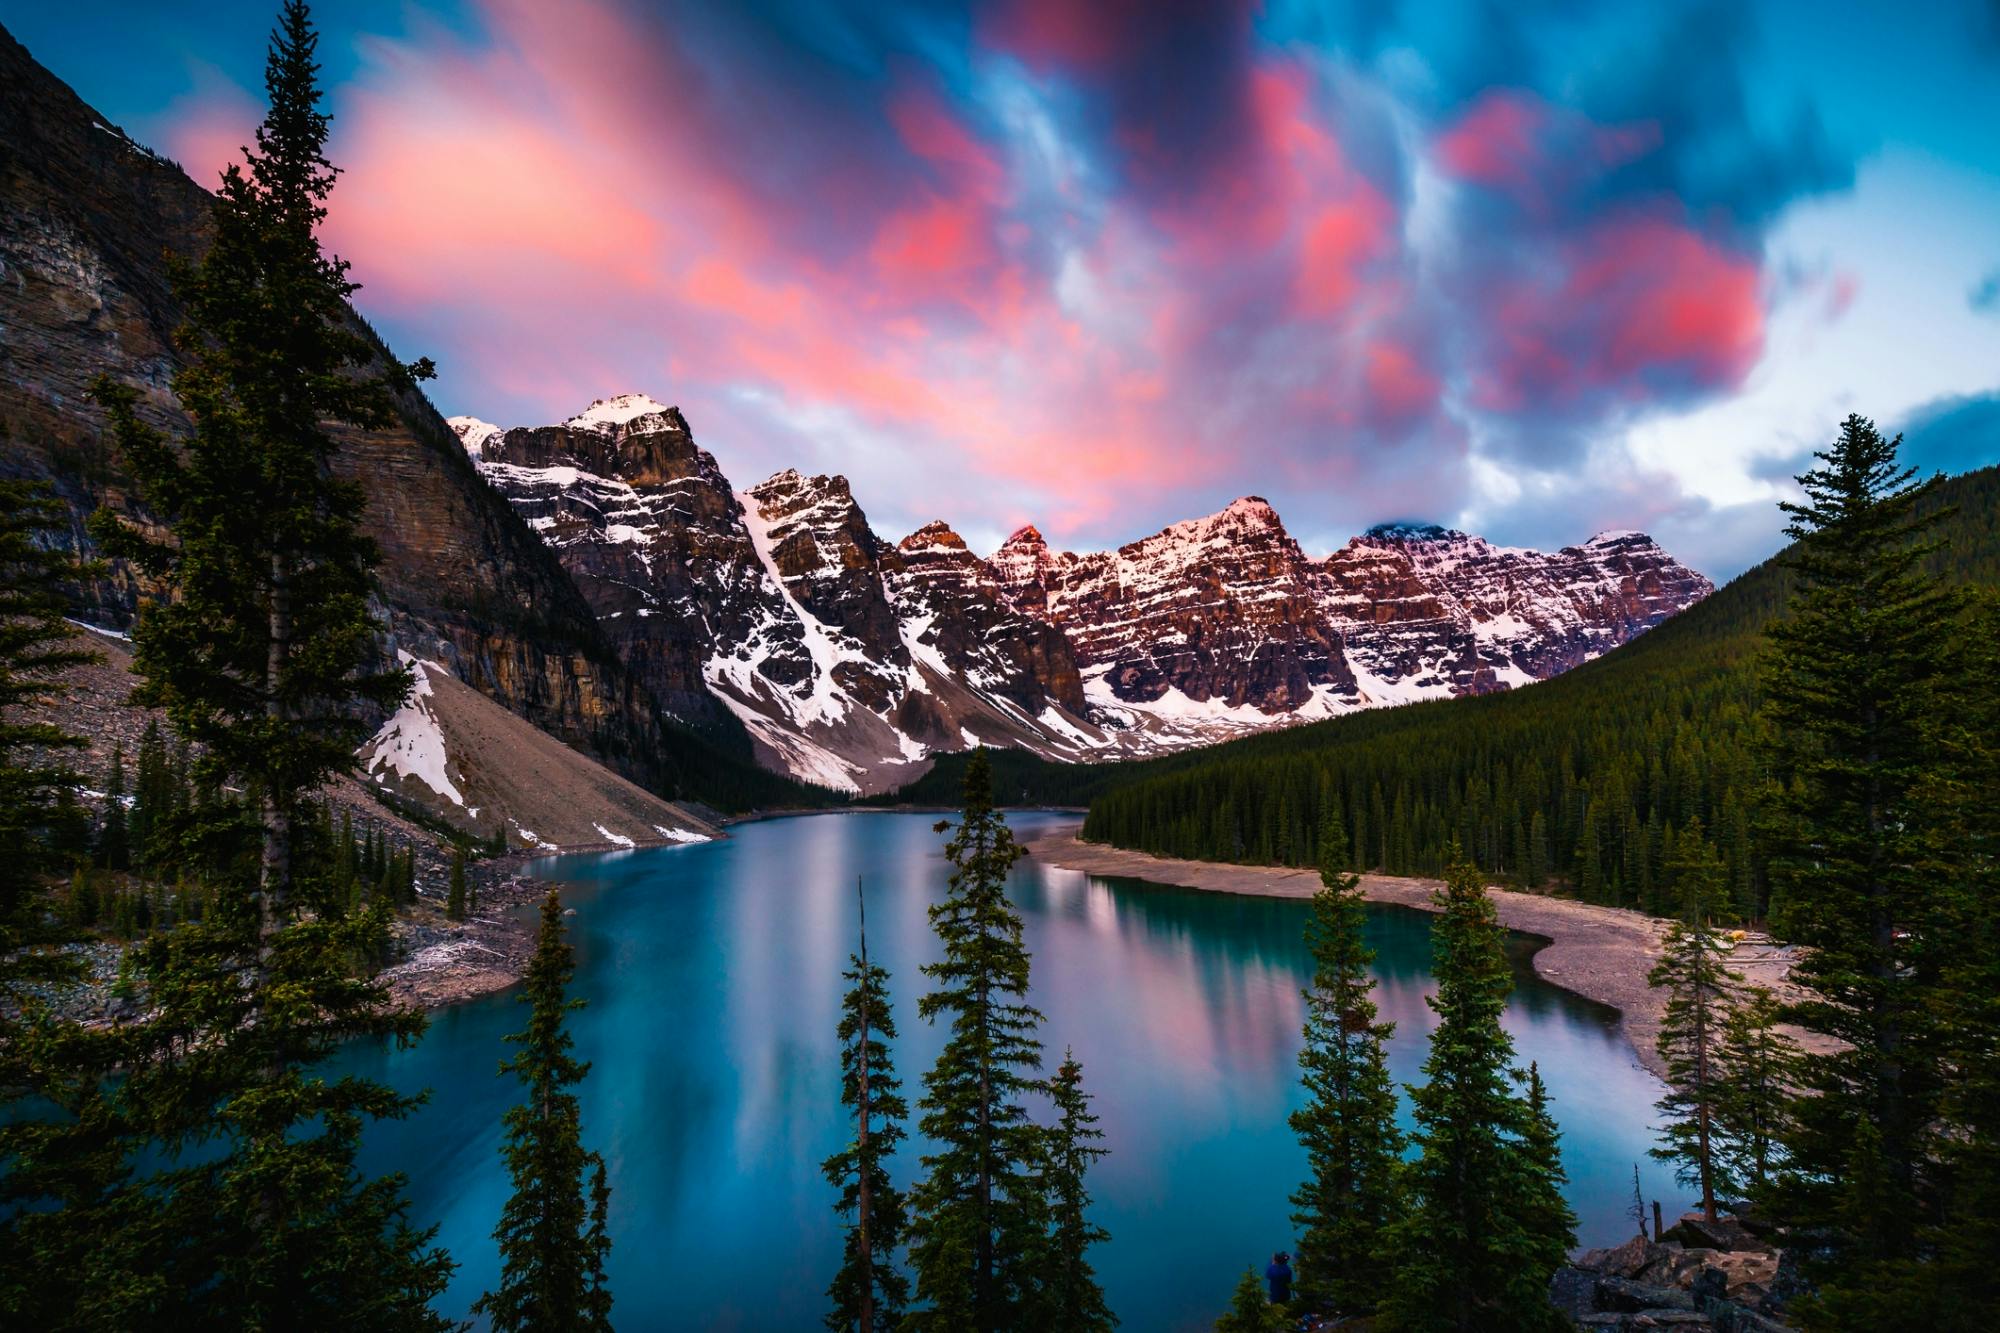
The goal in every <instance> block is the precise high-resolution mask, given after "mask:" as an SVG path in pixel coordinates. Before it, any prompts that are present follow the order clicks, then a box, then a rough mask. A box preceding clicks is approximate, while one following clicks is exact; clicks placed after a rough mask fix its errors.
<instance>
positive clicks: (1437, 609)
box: [452, 395, 1709, 791]
mask: <svg viewBox="0 0 2000 1333" xmlns="http://www.w3.org/2000/svg"><path fill="white" fill-rule="evenodd" d="M452 425H453V427H454V428H455V429H456V430H457V431H458V432H459V434H460V436H461V438H462V439H463V441H464V443H465V447H466V449H467V451H468V453H470V454H472V455H474V456H476V457H477V459H478V463H479V467H480V470H481V471H482V473H483V474H484V475H485V476H486V478H487V480H488V481H489V482H491V483H492V484H493V486H494V487H495V488H496V489H497V490H499V491H500V492H501V493H502V494H504V495H506V496H507V497H508V499H509V500H510V501H511V502H512V503H513V504H514V505H515V507H516V508H517V509H518V510H519V511H520V512H521V514H522V516H523V517H524V518H526V519H527V521H528V523H529V524H530V526H532V527H533V528H534V529H535V530H536V531H538V532H539V533H541V534H542V537H543V539H544V540H545V541H547V542H548V543H549V544H550V545H551V546H552V547H553V548H554V549H555V550H556V552H557V554H558V555H559V557H560V558H561V559H562V561H563V563H564V565H565V566H566V567H567V568H568V570H569V571H570V574H571V576H572V577H573V578H574V579H575V580H576V582H577V584H578V586H579V587H581V588H583V589H584V591H585V595H586V596H587V597H589V599H590V601H591V603H592V605H593V606H594V607H595V608H596V609H597V613H598V615H599V617H600V618H601V623H602V624H603V625H604V627H605V632H606V634H607V635H608V636H610V637H611V639H612V640H613V642H614V643H615V644H616V645H617V647H618V651H619V652H620V654H621V656H622V657H623V658H624V660H625V661H626V662H627V663H628V665H629V666H630V668H631V670H632V671H633V673H634V674H635V675H637V676H638V677H640V678H641V679H643V680H644V681H645V682H646V683H647V684H648V685H649V686H650V687H651V688H652V689H653V691H654V692H655V693H656V694H657V695H658V696H659V697H661V698H662V699H671V700H673V701H674V703H673V706H674V707H675V708H676V709H677V710H679V711H680V712H681V714H682V716H684V717H689V718H694V717H696V716H698V715H699V713H700V711H701V709H702V708H703V707H705V706H715V705H718V704H719V706H720V707H722V708H724V709H726V710H728V712H729V713H730V714H732V715H734V716H735V717H736V718H737V719H738V720H740V721H741V722H742V724H743V726H744V727H745V728H746V729H747V730H748V731H749V732H750V734H751V736H752V737H753V738H754V740H755V743H756V747H757V750H758V753H759V754H760V756H761V757H762V758H763V759H764V761H765V762H766V763H769V764H771V765H773V766H775V767H779V768H782V769H784V770H785V771H787V772H790V773H793V774H795V775H798V776H802V777H807V778H810V779H811V780H813V781H816V782H820V783H823V784H826V785H831V786H836V787H846V788H853V789H858V790H862V791H873V790H879V789H885V788H888V787H892V786H894V785H896V784H897V783H899V782H901V781H902V780H904V778H905V777H906V776H907V775H908V774H909V773H910V772H911V771H912V767H913V766H914V765H918V764H921V763H922V762H924V761H925V760H926V759H927V758H928V756H930V755H931V754H934V753H937V752H940V751H949V750H959V749H964V748H967V747H969V746H971V745H974V744H979V743H986V744H995V745H1024V746H1027V747H1029V748H1031V749H1034V750H1036V751H1037V752H1039V753H1041V754H1044V755H1047V756H1050V757H1053V758H1063V759H1088V758H1103V757H1112V756H1120V755H1131V754H1147V753H1156V752H1158V751H1161V750H1165V749H1173V748H1177V747H1181V746H1186V745H1194V744H1202V743H1205V742H1209V741H1213V740H1217V739H1221V738H1224V737H1226V736H1230V735H1233V734H1237V733H1240V732H1243V731H1249V730H1256V729H1259V728H1263V727H1270V726H1278V725H1284V724H1287V723H1292V722H1299V721H1306V720H1310V719H1314V718H1324V717H1332V716H1335V715H1338V714H1340V713H1344V712H1348V711H1352V710H1354V709H1357V708H1365V707H1370V706H1374V705H1380V704H1388V703H1400V702H1405V701H1409V700H1414V699H1425V698H1438V697H1443V696H1446V695H1452V694H1471V693H1480V692H1484V691H1489V690H1497V689H1505V688H1509V687H1511V686H1514V685H1519V684H1524V683H1527V682H1530V681H1533V680H1538V679H1541V678H1543V677H1545V676H1548V675H1552V674H1554V673H1555V672H1557V671H1561V670H1565V669H1567V668H1568V667H1570V666H1574V665H1576V664H1577V663H1578V662H1581V661H1584V660H1586V659H1587V658H1589V657H1592V656H1595V655H1596V654H1598V653H1600V652H1602V651H1604V650H1605V649H1606V648H1609V647H1611V646H1613V645H1615V644H1617V643H1620V642H1623V641H1624V640H1625V639H1627V638H1629V637H1631V636H1632V635H1633V634H1636V633H1638V632H1640V631H1642V630H1644V629H1647V628H1649V627H1650V626H1652V625H1654V624H1657V623H1658V622H1659V621H1660V620H1661V619H1663V618H1665V617H1666V616H1667V615H1670V614H1672V613H1673V612H1674V611H1676V610H1678V609H1680V608H1681V607H1683V606H1685V605H1687V604H1688V603H1689V602H1691V601H1693V600H1695V599H1696V598H1698V597H1700V596H1703V595H1705V594H1706V593H1707V591H1708V587H1709V585H1708V582H1707V580H1705V579H1703V578H1702V577H1701V576H1700V575H1698V574H1695V573H1693V572H1692V571H1690V570H1688V569H1686V568H1684V567H1682V566H1680V565H1678V564H1676V563H1675V562H1674V561H1673V560H1672V559H1671V557H1669V556H1667V555H1666V553H1665V552H1663V551H1661V550H1660V549H1659V547H1658V546H1656V545H1654V544H1653V543H1652V542H1651V541H1650V540H1649V539H1647V538H1645V537H1642V536H1639V535H1637V534H1608V535H1605V536H1602V537H1597V538H1593V539H1592V540H1591V541H1589V542H1587V543H1585V544H1584V545H1583V546H1580V547H1566V548H1564V549H1563V550H1561V551H1558V552H1556V553H1554V554H1552V555H1545V554H1542V553H1540V552H1535V551H1523V550H1516V549H1512V548H1505V547H1496V546H1494V545H1492V544H1491V543H1488V542H1486V541H1484V540H1482V539H1480V538H1477V537H1469V536H1466V535H1465V534H1463V533H1457V532H1450V531H1447V530H1445V529H1442V528H1419V527H1407V526H1402V527H1398V526H1385V527H1382V528H1377V529H1373V530H1371V531H1370V532H1368V533H1366V534H1364V535H1363V536H1361V537H1357V538H1355V539H1354V540H1353V541H1352V542H1350V543H1348V545H1347V546H1346V547H1345V548H1343V549H1342V550H1340V551H1338V552H1335V553H1334V554H1333V555H1331V556H1328V557H1326V558H1325V559H1313V558H1311V557H1309V556H1307V555H1306V554H1305V553H1304V552H1303V551H1301V550H1300V549H1299V545H1298V543H1297V542H1296V541H1294V540H1293V539H1292V537H1291V535H1290V534H1289V533H1287V532H1286V531H1285V527H1284V524H1283V522H1282V521H1281V520H1280V519H1279V517H1278V515H1277V513H1276V512H1275V511H1274V510H1273V509H1272V508H1271V506H1270V505H1269V504H1268V503H1267V502H1265V501H1264V500H1261V499H1259V498H1257V497H1255V496H1248V497H1245V498H1243V499H1241V500H1238V501H1236V502H1235V503H1234V504H1232V505H1230V506H1229V507H1228V508H1226V509H1224V510H1222V511H1221V512H1219V513H1216V514H1211V515H1209V516H1208V517H1206V518H1200V519H1192V520H1189V521H1188V522H1184V523H1177V524H1174V525H1173V526H1172V527H1169V528H1166V529H1163V530H1162V531H1160V532H1158V533H1156V534H1154V535H1153V536H1151V537H1147V538H1144V539H1142V540H1140V541H1136V542H1132V543H1129V544H1127V545H1125V546H1122V547H1120V548H1119V549H1118V550H1116V551H1099V552H1090V553H1085V554H1078V553H1075V552H1067V551H1064V552H1058V551H1052V550H1051V549H1050V548H1049V545H1048V543H1047V541H1046V540H1044V538H1043V537H1042V535H1041V533H1040V532H1038V531H1037V530H1036V529H1034V528H1033V527H1026V528H1022V529H1021V530H1020V531H1018V532H1016V533H1015V534H1014V535H1013V536H1012V537H1010V538H1009V539H1008V540H1007V541H1006V542H1005V543H1004V544H1003V545H1002V546H1001V548H1000V549H999V550H998V551H997V552H995V553H994V554H993V556H992V558H991V559H981V558H980V557H979V556H977V555H976V554H974V553H973V552H972V551H971V550H970V549H969V548H968V547H967V545H966V543H965V541H964V540H963V539H962V538H961V537H959V535H958V534H957V533H956V532H954V531H952V529H951V527H950V526H949V525H947V524H946V523H944V522H942V521H939V522H934V523H929V524H926V525H925V526H924V527H922V528H920V529H918V530H917V531H916V532H914V533H912V534H910V535H909V536H908V537H905V538H904V539H903V540H902V541H901V542H899V543H897V544H895V545H891V544H890V543H888V542H887V541H885V540H883V539H882V538H881V537H880V536H878V535H877V534H876V533H875V531H874V529H873V528H872V527H871V526H870V525H869V522H868V518H867V515H866V514H865V513H864V512H863V511H862V508H861V506H860V505H859V504H858V503H857V502H856V500H855V497H854V494H853V491H852V489H851V487H850V486H849V485H848V483H847V481H846V479H845V478H843V477H838V476H815V477H808V476H803V475H801V474H800V473H798V472H796V471H792V470H789V469H788V470H786V471H784V472H780V473H778V474H777V475H776V476H774V477H771V478H769V479H767V480H765V481H763V482H760V483H759V484H757V485H755V486H753V487H750V488H749V489H748V490H744V491H741V492H734V493H732V491H731V489H730V484H729V482H728V480H727V479H726V478H725V477H724V476H723V474H722V472H721V470H720V469H719V468H718V467H717V465H716V462H715V459H714V458H713V457H712V456H711V455H709V454H708V453H707V452H705V451H703V450H701V449H699V448H697V447H696V445H695V443H694V440H693V438H692V436H691V435H690V433H689V431H688V425H687V422H686V420H685V419H684V418H682V416H681V414H680V413H679V412H678V411H676V410H675V409H673V408H670V407H666V406H664V405H662V404H660V403H657V402H655V401H653V400H652V399H650V398H646V397H644V396H642V395H625V396H621V397H618V398H611V399H605V400H602V401H600V402H597V403H594V404H592V405H591V407H590V408H589V409H588V410H586V411H585V412H583V413H580V414H579V415H578V416H576V417H572V418H571V419H570V420H569V421H567V422H564V423H563V424H562V425H560V426H544V427H534V428H519V429H514V430H505V431H503V430H500V429H499V428H497V427H494V426H491V425H488V424H487V423H485V422H482V421H478V420H475V419H473V418H454V419H453V422H452Z"/></svg>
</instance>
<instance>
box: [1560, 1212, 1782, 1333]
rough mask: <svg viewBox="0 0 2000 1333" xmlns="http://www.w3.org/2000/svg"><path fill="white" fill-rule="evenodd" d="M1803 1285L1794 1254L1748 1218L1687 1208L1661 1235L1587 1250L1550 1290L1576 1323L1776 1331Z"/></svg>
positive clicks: (1711, 1332) (1715, 1332)
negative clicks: (1707, 1217)
mask: <svg viewBox="0 0 2000 1333" xmlns="http://www.w3.org/2000/svg"><path fill="white" fill-rule="evenodd" d="M1802 1289H1803V1288H1802V1285H1801V1283H1800V1280H1799V1276H1798V1270H1797V1266H1796V1261H1795V1260H1794V1259H1793V1258H1792V1257H1791V1256H1790V1255H1789V1254H1788V1253H1787V1252H1786V1251H1784V1250H1780V1249H1778V1248H1777V1247H1775V1246H1774V1245H1772V1244H1771V1243H1770V1242H1769V1241H1768V1240H1767V1239H1766V1238H1765V1237H1764V1236H1763V1235H1761V1234H1760V1228H1758V1227H1757V1226H1756V1224H1755V1223H1754V1222H1746V1221H1745V1220H1742V1219H1738V1218H1735V1217H1724V1218H1722V1219H1720V1220H1719V1221H1716V1222H1706V1221H1704V1220H1703V1219H1702V1217H1701V1215H1700V1214H1699V1213H1690V1214H1688V1215H1686V1216H1684V1217H1682V1218H1681V1219H1680V1221H1679V1223H1677V1224H1676V1225H1675V1226H1673V1227H1671V1228H1669V1229H1668V1231H1667V1232H1666V1235H1665V1237H1664V1238H1663V1239H1661V1240H1658V1241H1650V1240H1647V1239H1646V1238H1645V1237H1644V1236H1634V1237H1633V1238H1632V1239H1631V1240H1628V1241H1626V1242H1625V1243H1624V1244H1623V1245H1619V1246H1617V1247H1615V1248H1613V1249H1608V1250H1590V1251H1588V1252H1586V1253H1585V1254H1583V1255H1582V1256H1581V1257H1579V1258H1578V1259H1577V1261H1576V1262H1575V1263H1574V1264H1572V1265H1570V1266H1568V1267H1566V1268H1563V1269H1561V1270H1559V1271H1558V1272H1557V1273H1556V1275H1555V1278H1554V1280H1553V1281H1551V1282H1550V1284H1549V1297H1550V1299H1551V1300H1552V1301H1553V1302H1554V1303H1555V1305H1556V1308H1558V1309H1559V1310H1561V1311H1562V1312H1563V1313H1564V1314H1565V1315H1567V1316H1569V1318H1570V1319H1571V1320H1573V1321H1574V1322H1575V1323H1576V1325H1577V1326H1578V1327H1579V1328H1583V1329H1590V1330H1597V1329H1641V1328H1663V1329H1676V1330H1686V1333H1783V1331H1784V1330H1785V1329H1787V1328H1789V1327H1790V1326H1789V1325H1788V1324H1787V1323H1786V1322H1785V1320H1784V1308H1785V1304H1786V1302H1787V1301H1789V1300H1790V1299H1791V1298H1792V1297H1794V1296H1796V1295H1797V1294H1798V1293H1799V1292H1800V1291H1801V1290H1802Z"/></svg>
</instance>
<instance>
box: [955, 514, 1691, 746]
mask: <svg viewBox="0 0 2000 1333" xmlns="http://www.w3.org/2000/svg"><path fill="white" fill-rule="evenodd" d="M992 563H993V567H994V569H995V570H996V571H997V573H998V575H999V578H1000V581H1001V585H1002V589H1003V591H1004V592H1005V594H1006V596H1007V597H1008V599H1009V601H1010V602H1011V603H1012V604H1013V605H1014V606H1015V608H1016V609H1017V610H1019V611H1021V612H1022V613H1023V614H1026V615H1031V616H1034V617H1036V618H1038V619H1041V620H1044V621H1046V622H1048V623H1050V624H1053V625H1057V626H1060V627H1061V628H1062V629H1063V630H1064V631H1065V632H1066V633H1067V634H1068V636H1069V638H1070V640H1071V642H1072V644H1073V645H1074V646H1075V650H1076V657H1077V661H1078V663H1079V665H1080V666H1081V668H1082V670H1083V673H1084V677H1085V681H1086V683H1087V687H1088V696H1087V697H1088V700H1089V702H1090V704H1091V705H1092V706H1093V709H1094V710H1095V713H1096V714H1097V715H1098V716H1099V717H1100V718H1101V719H1106V720H1108V719H1111V718H1122V719H1123V720H1124V721H1126V722H1127V724H1128V725H1132V726H1139V727H1143V726H1145V725H1147V724H1148V723H1150V724H1153V725H1154V726H1155V727H1156V728H1157V727H1158V726H1160V725H1163V724H1166V723H1169V722H1172V723H1175V724H1177V726H1175V727H1172V728H1170V730H1174V731H1185V730H1186V729H1187V728H1188V727H1189V726H1190V725H1193V726H1195V728H1196V729H1197V730H1201V729H1202V726H1201V724H1202V723H1203V722H1205V723H1207V724H1208V729H1210V730H1222V729H1227V728H1232V727H1239V726H1256V725H1271V724H1274V723H1278V722H1285V721H1302V720H1306V719H1309V718H1315V717H1324V716H1328V715H1331V714H1334V713H1339V712H1345V711H1348V710H1350V709H1353V708H1359V707H1368V706H1373V705H1381V704H1394V703H1407V702H1411V701H1414V700H1418V699H1431V698H1442V697H1446V696H1450V695H1459V694H1479V693H1486V692H1489V691H1492V690H1500V689H1507V688H1510V687H1512V686H1515V685H1523V684H1528V683H1530V682H1532V681H1536V680H1542V679H1545V678H1547V677H1549V676H1552V675H1554V674H1556V673H1557V672H1559V671H1565V670H1568V669H1569V668H1570V667H1573V666H1576V665H1578V664H1580V663H1582V662H1584V661H1587V660H1589V659H1590V658H1592V657H1595V656H1597V655H1599V654H1600V653H1603V652H1605V651H1606V650H1608V649H1610V648H1613V647H1615V646H1617V645H1618V644H1620V643H1623V642H1624V641H1625V640H1626V639H1629V638H1631V637H1632V636H1633V635H1634V634H1637V633H1640V632H1642V631H1644V630H1646V629H1650V628H1651V627H1652V626H1654V625H1657V624H1658V623H1659V622H1660V621H1662V620H1664V619H1665V618H1666V617H1667V616H1669V615H1672V614H1673V613H1674V612H1676V611H1678V610H1681V609H1682V608H1683V607H1686V606H1688V605H1689V604H1691V603H1692V602H1695V601H1697V600H1699V599H1700V598H1702V597H1705V596H1707V595H1708V593H1709V592H1710V591H1712V585H1711V584H1710V583H1709V582H1708V580H1707V579H1705V578H1703V577H1702V576H1701V575H1699V574H1697V573H1695V572H1694V571H1693V570H1690V569H1688V568H1687V567H1685V566H1683V565H1681V564H1679V563H1678V562H1676V561H1675V560H1674V559H1673V558H1672V557H1671V556H1669V555H1668V554H1667V553H1666V552H1665V551H1663V550H1661V549H1660V547H1659V546H1658V545H1657V544H1656V543H1655V542H1653V540H1652V539H1651V538H1649V537H1646V536H1644V535H1643V534H1639V533H1606V534H1603V535H1601V536H1598V537H1593V538H1592V539H1591V540H1590V541H1588V542H1586V543H1585V544H1584V545H1582V546H1572V547H1564V548H1563V549H1562V550H1560V551H1557V552H1554V553H1553V554H1544V553H1542V552H1539V551H1529V550H1523V549H1519V548H1514V547H1499V546H1494V545H1493V544H1492V543H1490V542H1487V541H1486V540H1484V539H1483V538H1480V537H1472V536H1468V535H1466V534H1465V533H1462V532H1454V531H1450V530H1448V529H1445V528H1438V527H1430V526H1413V525H1399V524H1387V525H1383V526H1381V527H1377V528H1372V529H1370V530H1369V531H1368V532H1367V533H1365V534H1363V535H1362V536H1359V537H1356V538H1354V539H1353V540H1352V541H1350V542H1349V543H1348V544H1347V545H1346V546H1345V547H1344V548H1342V549H1341V550H1339V551H1337V552H1335V553H1334V554H1332V555H1330V556H1328V557H1326V558H1325V559H1323V560H1314V559H1310V558H1308V557H1307V556H1305V554H1304V553H1303V552H1301V551H1300V549H1299V547H1298V544H1297V543H1296V542H1295V541H1293V540H1292V539H1291V537H1290V536H1289V535H1287V534H1286V532H1285V530H1284V526H1283V524H1282V522H1280V520H1279V518H1278V516H1277V514H1276V513H1275V512H1273V511H1272V509H1271V507H1270V505H1269V504H1267V503H1266V502H1265V501H1263V500H1261V499H1259V498H1257V497H1255V496H1249V497H1245V498H1244V499H1241V500H1238V501H1236V503H1234V504H1232V505H1230V506H1229V507H1228V508H1227V509H1225V510H1223V511H1222V512H1221V513H1218V514H1213V515H1211V516H1209V517H1208V518H1204V519H1195V520H1192V521H1190V522H1186V523H1178V524H1175V525H1174V526H1172V527H1170V528H1167V529H1165V530H1163V531H1161V532H1160V533H1158V534H1156V535H1154V536H1152V537H1148V538H1145V539H1144V540H1142V541H1137V542H1133V543H1131V544H1129V545H1127V546H1123V547H1120V548H1119V549H1118V550H1116V551H1112V552H1099V553H1093V554H1087V555H1077V554H1073V553H1070V552H1052V551H1050V550H1049V548H1048V544H1047V542H1046V541H1044V540H1043V538H1042V535H1041V533H1039V532H1038V531H1036V530H1035V529H1034V528H1032V527H1027V528H1023V529H1021V530H1020V531H1019V532H1017V533H1015V534H1014V535H1013V536H1012V537H1011V538H1009V539H1008V540H1007V542H1006V543H1005V544H1004V545H1003V546H1002V547H1001V548H1000V550H999V551H998V552H996V553H995V555H994V556H993V562H992Z"/></svg>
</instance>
